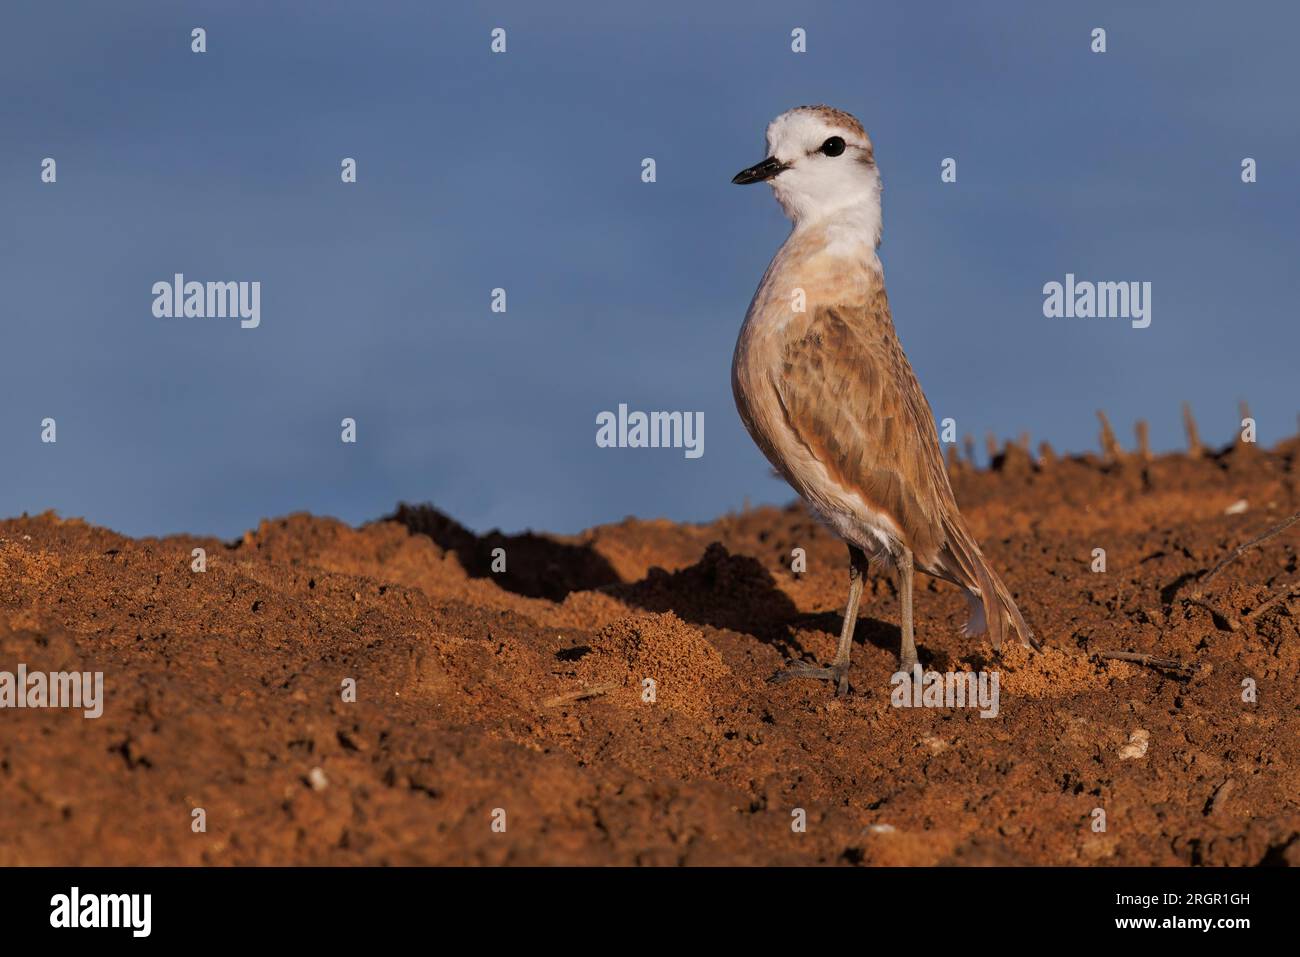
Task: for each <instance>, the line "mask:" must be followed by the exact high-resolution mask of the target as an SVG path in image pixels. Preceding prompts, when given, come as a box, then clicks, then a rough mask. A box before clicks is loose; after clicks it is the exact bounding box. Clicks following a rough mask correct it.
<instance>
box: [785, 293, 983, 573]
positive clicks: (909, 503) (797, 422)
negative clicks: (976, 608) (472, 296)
mask: <svg viewBox="0 0 1300 957" xmlns="http://www.w3.org/2000/svg"><path fill="white" fill-rule="evenodd" d="M773 385H774V387H775V389H776V391H777V394H778V396H779V397H780V400H781V405H782V409H783V411H784V413H785V417H786V421H787V424H788V425H789V427H790V428H791V430H792V431H793V432H794V433H795V435H796V436H797V437H798V439H799V440H800V441H801V442H802V443H803V444H804V445H805V446H807V447H808V449H809V451H810V452H811V453H812V454H813V456H814V457H815V458H816V459H817V460H818V461H819V462H821V463H822V464H823V465H824V466H825V467H826V469H827V470H828V471H829V472H830V474H831V477H832V478H833V479H834V480H835V481H836V482H838V483H840V484H841V485H842V486H843V487H844V489H845V490H846V491H848V492H857V493H858V494H859V495H861V496H862V498H863V499H865V500H866V502H867V503H868V504H869V505H870V506H871V507H873V508H875V509H877V510H878V511H880V512H883V513H884V514H886V515H888V516H889V517H890V518H891V519H893V521H894V523H895V524H896V525H898V527H899V528H900V529H901V530H902V532H903V535H904V544H905V545H907V546H908V547H909V548H911V549H912V551H913V553H914V554H915V555H916V557H917V559H918V560H919V561H922V562H924V561H927V560H932V559H933V558H934V557H935V556H936V555H937V553H938V552H939V551H940V550H941V549H942V548H943V546H944V544H945V543H946V541H947V539H948V534H947V531H946V526H948V524H949V518H950V516H955V515H956V514H957V508H956V502H955V500H954V499H953V495H952V490H951V488H950V486H949V484H948V478H947V473H946V472H945V470H944V465H943V459H942V456H941V455H940V453H939V443H938V435H937V434H936V432H935V426H934V418H933V415H932V413H931V412H930V406H929V403H927V402H926V399H925V395H924V394H923V393H922V392H921V388H920V385H919V384H918V383H917V381H916V377H915V375H914V374H913V373H912V369H911V366H910V365H909V364H908V362H907V359H906V358H905V357H904V355H903V350H902V347H901V345H900V344H899V342H898V338H897V336H896V335H895V334H894V330H893V323H892V320H891V319H890V316H889V305H888V301H887V300H886V299H885V296H884V292H883V290H882V291H880V292H879V294H878V295H877V296H875V297H873V299H872V300H870V301H869V304H868V305H866V306H823V307H820V308H818V309H817V310H816V311H815V312H814V314H813V317H812V320H811V322H810V323H809V324H808V325H807V327H806V329H805V330H803V331H802V334H798V335H797V337H795V338H792V339H791V340H790V341H788V342H787V343H786V345H785V348H784V351H783V356H782V363H781V366H780V368H779V370H777V374H776V375H775V376H774V381H773ZM957 521H960V519H959V518H958V519H957Z"/></svg>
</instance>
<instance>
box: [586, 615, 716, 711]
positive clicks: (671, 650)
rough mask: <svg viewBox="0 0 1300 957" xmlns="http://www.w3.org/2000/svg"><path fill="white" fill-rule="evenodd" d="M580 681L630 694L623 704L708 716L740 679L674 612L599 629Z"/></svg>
mask: <svg viewBox="0 0 1300 957" xmlns="http://www.w3.org/2000/svg"><path fill="white" fill-rule="evenodd" d="M578 674H579V676H580V677H582V678H584V679H586V680H588V681H589V682H591V684H593V685H600V684H602V683H605V682H608V683H609V684H610V685H611V686H612V687H617V688H619V689H623V690H627V691H631V692H632V693H631V694H630V695H621V696H619V697H620V699H621V700H622V701H624V702H631V703H633V704H657V703H662V704H663V705H664V707H667V708H672V709H674V710H676V711H682V712H684V713H686V714H689V715H692V716H694V717H697V718H707V717H708V716H709V714H710V713H711V711H712V708H713V701H714V698H715V696H716V695H717V694H718V692H719V691H720V690H721V687H722V685H723V684H724V683H725V682H728V681H731V682H734V681H735V680H736V678H735V676H734V675H733V674H732V672H731V669H730V668H728V667H727V666H726V664H724V663H723V661H722V655H720V654H719V653H718V650H717V649H716V648H714V647H713V646H712V645H711V644H709V643H708V642H707V641H705V639H704V636H703V635H701V634H700V632H698V631H697V630H695V629H694V628H691V627H690V626H689V625H687V624H686V623H685V622H683V621H682V620H681V619H680V618H678V617H677V616H676V615H674V614H673V613H672V612H668V613H666V614H662V615H655V614H650V615H629V616H628V617H626V618H621V619H619V620H618V621H616V622H614V623H613V624H610V625H606V626H605V627H604V628H602V629H600V631H598V632H597V633H596V635H595V637H593V638H592V642H591V654H590V655H585V656H583V657H582V659H581V664H580V665H579V667H578Z"/></svg>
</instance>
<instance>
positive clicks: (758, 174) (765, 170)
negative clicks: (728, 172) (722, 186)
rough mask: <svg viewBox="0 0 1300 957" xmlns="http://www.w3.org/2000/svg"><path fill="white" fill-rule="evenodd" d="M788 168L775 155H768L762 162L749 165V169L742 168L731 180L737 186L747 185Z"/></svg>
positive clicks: (769, 177) (761, 180)
mask: <svg viewBox="0 0 1300 957" xmlns="http://www.w3.org/2000/svg"><path fill="white" fill-rule="evenodd" d="M787 169H789V167H788V166H786V165H785V163H782V162H781V161H780V160H779V159H777V158H776V157H775V156H769V157H768V158H767V159H765V160H763V162H761V163H758V164H756V165H754V166H751V167H750V168H749V169H742V170H741V171H740V172H739V173H737V174H736V175H735V176H733V177H731V181H732V182H733V183H735V184H736V185H737V186H748V185H749V184H750V183H761V182H763V180H765V179H771V178H772V177H773V176H775V175H776V174H777V173H781V172H784V171H785V170H787Z"/></svg>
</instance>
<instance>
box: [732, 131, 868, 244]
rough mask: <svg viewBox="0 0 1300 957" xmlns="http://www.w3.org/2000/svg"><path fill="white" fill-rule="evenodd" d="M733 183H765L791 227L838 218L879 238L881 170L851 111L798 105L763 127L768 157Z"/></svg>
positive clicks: (738, 175) (866, 137) (740, 174)
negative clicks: (790, 221)
mask: <svg viewBox="0 0 1300 957" xmlns="http://www.w3.org/2000/svg"><path fill="white" fill-rule="evenodd" d="M732 182H733V183H739V184H748V183H762V182H766V183H770V184H771V186H772V191H773V192H774V193H775V194H776V199H777V202H779V203H780V204H781V208H782V209H784V210H785V214H786V215H787V216H788V217H790V219H791V220H792V221H793V222H794V225H795V228H796V229H799V228H800V227H802V226H808V225H812V224H814V223H822V222H824V221H828V220H829V221H832V222H834V221H836V220H842V221H843V222H844V225H852V226H855V227H858V228H861V229H862V230H864V231H865V232H867V233H868V234H869V237H870V242H871V243H872V245H873V247H874V246H876V245H879V243H880V225H881V224H880V172H879V171H878V170H877V169H876V160H875V155H874V153H873V152H872V148H871V139H870V138H869V137H868V136H867V133H866V130H864V129H863V128H862V124H861V123H859V122H858V121H857V120H856V119H855V118H854V117H853V116H852V115H850V114H848V113H845V112H844V111H843V110H837V109H835V108H833V107H829V106H799V107H796V108H795V109H793V110H789V111H787V112H785V113H782V114H781V115H780V116H778V117H777V118H776V119H774V120H773V121H772V122H771V123H770V124H769V125H768V127H767V159H765V160H763V162H761V163H758V164H756V165H754V166H751V167H749V168H748V169H745V170H741V171H740V172H739V173H737V174H736V176H735V177H734V178H733V179H732Z"/></svg>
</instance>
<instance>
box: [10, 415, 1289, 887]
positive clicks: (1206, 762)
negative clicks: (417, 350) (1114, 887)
mask: <svg viewBox="0 0 1300 957" xmlns="http://www.w3.org/2000/svg"><path fill="white" fill-rule="evenodd" d="M1298 455H1300V441H1295V440H1293V441H1291V442H1288V443H1285V444H1284V445H1282V446H1280V447H1279V448H1278V449H1276V450H1273V451H1263V450H1258V449H1256V448H1254V447H1253V446H1240V447H1236V448H1230V449H1228V450H1225V451H1224V452H1222V453H1217V454H1211V455H1207V456H1206V457H1204V458H1199V459H1191V458H1188V457H1186V456H1181V455H1171V456H1163V457H1160V458H1157V459H1156V460H1154V461H1142V460H1141V459H1139V458H1137V457H1128V458H1124V459H1122V460H1120V461H1118V462H1110V463H1106V462H1102V461H1100V460H1099V459H1097V458H1095V457H1084V458H1068V459H1060V460H1052V461H1050V462H1049V463H1047V464H1043V463H1040V462H1035V461H1033V460H1031V458H1030V457H1029V455H1027V454H1026V453H1025V452H1023V451H1021V449H1020V448H1018V447H1015V446H1011V447H1008V449H1007V451H1006V452H1005V453H1004V454H1003V455H1002V456H1001V457H1000V458H999V460H998V461H997V462H996V463H995V466H994V468H993V469H992V470H989V471H976V470H974V469H972V468H970V467H969V466H967V465H964V464H960V463H955V464H954V466H953V476H954V484H955V487H956V491H957V497H958V500H959V501H960V502H961V503H962V506H963V509H964V512H965V515H966V516H967V520H968V521H969V523H970V524H971V526H972V529H973V530H974V532H975V534H976V535H977V537H978V538H979V539H980V541H981V542H982V543H983V544H984V548H985V551H986V553H987V554H988V556H989V558H990V560H991V561H992V562H993V564H994V566H995V567H996V568H998V569H999V570H1000V572H1001V573H1002V575H1003V577H1004V578H1005V579H1006V581H1007V582H1008V584H1009V586H1010V588H1011V590H1012V591H1013V593H1014V594H1015V595H1016V596H1017V599H1018V601H1019V603H1020V607H1021V609H1022V610H1023V611H1024V613H1025V615H1026V617H1027V618H1028V619H1029V620H1030V622H1031V623H1032V624H1033V625H1034V626H1035V628H1036V630H1037V631H1038V633H1039V634H1040V635H1041V636H1042V637H1043V638H1044V640H1045V641H1046V644H1047V647H1046V650H1045V651H1043V652H1041V653H1037V654H1030V653H1027V652H1025V651H1023V650H1021V649H1019V648H1018V647H1017V648H1011V649H1004V652H1003V655H1002V656H1001V660H1000V661H999V660H998V659H997V658H996V656H994V655H993V653H992V649H991V648H990V647H989V645H988V644H987V642H986V640H985V639H982V638H980V639H965V638H961V637H959V636H958V634H957V630H958V627H959V625H960V623H961V622H962V621H963V620H964V614H965V602H964V600H963V599H962V598H961V596H960V595H959V594H958V593H957V592H956V591H955V590H954V589H953V588H951V587H949V586H948V585H943V584H938V583H934V582H931V581H930V580H929V579H927V578H924V577H923V576H922V577H921V578H920V579H919V581H920V582H921V587H920V588H919V590H918V595H917V615H918V621H917V628H918V640H919V642H920V645H921V658H922V661H923V663H925V664H926V665H927V666H929V667H932V668H936V669H938V670H950V669H970V668H986V667H987V668H998V669H1000V674H1001V682H1002V684H1001V692H1002V696H1001V711H1000V714H999V716H998V717H997V718H994V719H982V718H980V717H979V716H978V715H977V714H976V713H974V712H973V711H970V710H964V709H962V710H958V709H924V708H922V709H895V708H892V707H891V706H890V703H889V692H890V686H889V677H890V674H891V673H892V671H893V667H894V661H895V655H896V653H897V646H898V638H899V632H898V626H897V622H898V619H899V603H898V600H897V595H896V592H895V589H894V585H893V582H892V580H891V579H890V578H888V577H884V576H880V575H875V574H873V575H872V577H871V579H870V580H869V583H868V585H867V588H866V590H865V593H864V601H863V607H862V611H861V618H860V621H859V624H858V629H857V641H856V645H855V649H854V660H853V668H852V673H851V679H852V682H853V692H852V694H851V695H850V696H849V697H848V698H845V699H838V700H837V699H836V698H835V697H834V696H833V694H832V689H831V688H830V687H829V686H827V685H825V684H823V683H817V682H809V681H799V682H792V683H789V684H784V685H772V684H768V683H766V682H765V680H764V679H766V678H767V677H768V676H769V675H770V674H772V673H773V672H774V671H776V670H777V669H778V668H780V667H781V665H782V664H783V661H784V659H786V658H787V657H791V656H795V657H798V656H807V657H811V658H815V659H817V660H818V661H820V662H826V661H828V660H829V659H830V657H831V656H832V655H833V652H834V646H835V639H836V635H837V633H838V630H839V627H840V621H841V617H840V616H841V610H842V603H843V601H844V597H845V592H846V585H847V578H846V552H845V549H844V546H843V545H842V544H841V543H840V542H839V541H838V540H837V539H835V538H834V537H833V536H832V535H831V534H830V533H829V532H828V531H826V530H825V529H824V528H823V527H822V526H820V525H819V524H818V523H817V522H815V521H814V520H812V519H811V518H810V517H809V515H808V514H807V513H806V512H805V511H804V510H803V509H802V508H801V507H795V506H792V507H790V508H786V509H777V508H759V509H753V510H746V511H744V512H742V513H740V514H734V515H728V516H726V517H724V518H720V519H718V520H717V521H715V522H713V523H711V524H709V525H680V524H674V523H672V522H667V521H640V520H636V519H628V520H626V521H624V522H622V523H619V524H617V525H609V526H602V527H599V528H594V529H591V530H589V531H587V532H585V533H583V534H581V535H577V536H567V537H566V536H550V535H533V534H527V535H522V536H505V535H500V534H492V535H488V536H485V537H477V536H475V535H473V534H472V533H470V532H468V531H466V530H465V529H463V528H461V527H460V526H459V525H457V524H456V523H455V522H454V521H453V520H451V519H449V518H447V517H446V516H444V515H442V514H440V513H438V512H436V511H434V510H433V509H430V508H401V509H399V510H398V512H397V514H396V515H395V516H393V517H392V518H390V519H388V520H384V521H378V522H374V523H372V524H369V525H366V526H364V527H362V528H359V529H354V528H351V527H349V526H347V525H344V524H342V523H340V522H338V521H335V520H333V519H329V518H317V517H313V516H310V515H303V514H300V515H291V516H288V517H286V518H280V519H274V520H269V521H264V522H262V523H261V525H259V526H258V528H257V529H256V530H254V531H250V532H248V533H247V534H246V535H244V537H243V538H242V539H241V540H239V541H236V542H230V543H227V542H222V541H220V540H218V539H214V538H198V537H193V536H174V537H170V538H164V539H131V538H125V537H123V536H121V535H118V534H115V533H113V532H111V531H108V530H106V529H102V528H97V527H95V526H92V525H88V524H86V523H85V522H83V521H80V520H77V519H70V520H65V519H60V518H59V517H57V516H55V515H53V514H45V515H41V516H37V517H34V518H28V517H23V518H16V519H10V520H7V521H4V522H0V670H8V671H15V670H16V667H17V664H18V663H19V662H24V663H26V664H27V666H28V669H29V670H91V671H103V672H104V673H105V685H106V706H105V711H104V714H103V716H102V717H101V718H98V719H95V720H87V719H85V718H83V717H82V716H81V714H80V712H75V713H73V712H70V711H66V710H63V711H60V710H49V709H46V710H4V711H0V722H3V734H2V735H0V821H3V822H4V823H3V825H0V864H375V863H383V864H424V863H428V864H467V863H475V864H477V863H481V864H813V863H818V864H833V863H848V864H1122V865H1138V864H1234V865H1248V864H1261V863H1263V864H1297V863H1300V762H1298V761H1297V755H1298V751H1300V745H1298V743H1297V742H1300V734H1298V732H1300V714H1298V711H1297V699H1296V691H1297V684H1298V680H1300V617H1297V616H1298V615H1300V594H1297V595H1295V596H1292V597H1290V598H1287V599H1284V600H1281V601H1277V602H1275V603H1274V604H1272V605H1271V606H1270V607H1269V608H1268V609H1267V610H1265V611H1264V612H1262V613H1261V614H1259V615H1257V616H1255V617H1254V618H1251V619H1249V620H1244V621H1243V620H1242V619H1243V618H1244V616H1245V615H1246V613H1247V612H1248V611H1249V610H1250V609H1252V608H1254V607H1256V606H1258V605H1260V604H1261V603H1262V602H1264V601H1265V600H1266V599H1268V598H1269V597H1270V596H1272V595H1274V594H1275V593H1276V592H1277V591H1278V590H1279V589H1281V588H1283V587H1284V586H1286V585H1288V584H1289V583H1291V582H1295V581H1296V580H1297V577H1298V576H1297V543H1298V542H1300V526H1295V527H1293V528H1291V529H1289V530H1288V531H1286V532H1284V533H1283V534H1281V535H1279V536H1277V537H1276V538H1274V539H1273V540H1271V541H1269V542H1268V543H1266V544H1264V545H1262V546H1260V547H1259V548H1256V549H1252V550H1251V551H1249V552H1248V553H1246V554H1245V555H1243V556H1242V557H1241V558H1240V559H1239V560H1237V561H1235V562H1233V563H1232V564H1231V565H1229V566H1228V567H1227V568H1226V569H1225V570H1224V572H1223V573H1222V574H1221V575H1219V576H1218V577H1217V578H1216V579H1215V580H1214V582H1213V583H1212V585H1210V586H1209V587H1207V588H1206V595H1205V597H1206V599H1207V601H1208V603H1209V604H1210V605H1212V606H1213V607H1214V608H1215V609H1217V611H1210V610H1208V609H1207V608H1206V607H1203V606H1201V605H1199V604H1196V603H1193V602H1191V601H1189V600H1188V599H1189V597H1190V593H1191V592H1193V591H1194V590H1195V589H1196V578H1197V576H1199V575H1202V574H1204V573H1205V572H1206V571H1207V570H1208V569H1210V568H1211V567H1213V566H1214V565H1215V564H1216V563H1217V562H1218V561H1219V560H1220V559H1222V558H1224V557H1225V556H1227V555H1228V554H1229V552H1230V551H1231V550H1232V549H1233V548H1234V547H1235V546H1236V545H1238V544H1241V543H1243V542H1245V541H1248V540H1249V539H1250V538H1251V537H1253V536H1254V535H1255V534H1256V533H1258V532H1260V531H1263V530H1264V529H1267V528H1269V527H1270V526H1272V525H1275V524H1276V523H1278V522H1279V521H1281V520H1282V519H1284V518H1285V517H1287V516H1288V515H1290V514H1292V513H1294V512H1295V511H1296V510H1297V509H1300V489H1298V488H1297V463H1296V460H1297V456H1298ZM1243 499H1244V500H1245V501H1246V503H1247V507H1246V510H1245V511H1244V512H1238V513H1235V514H1225V509H1227V508H1228V506H1230V505H1232V504H1233V503H1235V502H1238V501H1239V500H1243ZM195 547H202V548H205V549H206V550H207V555H208V567H207V571H206V572H202V573H196V572H194V571H192V570H191V566H190V563H191V549H193V548H195ZM796 547H802V548H804V549H806V552H807V562H808V564H807V571H806V572H804V573H802V574H794V573H792V571H791V567H790V563H791V551H792V549H794V548H796ZM495 548H504V549H505V551H506V556H507V571H506V572H505V573H504V574H495V573H493V572H492V570H491V560H492V551H493V549H495ZM1095 548H1104V549H1105V550H1106V556H1107V570H1106V571H1105V572H1104V573H1096V572H1094V571H1092V570H1091V563H1092V560H1093V549H1095ZM1229 619H1232V620H1233V623H1234V624H1236V625H1237V626H1238V627H1237V628H1236V629H1235V630H1234V629H1233V628H1232V627H1231V626H1230V624H1229ZM1104 650H1125V651H1134V652H1144V653H1150V654H1153V655H1158V656H1161V657H1164V658H1172V659H1177V660H1178V661H1179V662H1181V663H1184V664H1185V665H1186V666H1187V667H1188V669H1189V670H1188V672H1187V673H1186V674H1179V673H1177V672H1171V671H1168V670H1164V669H1161V668H1157V667H1151V666H1149V665H1147V664H1134V663H1129V662H1124V661H1116V660H1100V659H1097V658H1094V657H1090V655H1092V654H1094V653H1096V652H1099V651H1104ZM646 677H649V678H653V679H654V680H655V682H656V691H657V694H656V700H655V701H654V702H653V703H649V702H646V701H643V700H642V696H641V682H642V679H644V678H646ZM347 678H353V679H355V681H356V688H357V700H356V701H355V702H345V701H344V700H343V699H342V696H341V693H340V689H341V683H342V682H343V681H344V679H347ZM1245 679H1252V680H1253V681H1254V682H1255V683H1256V685H1257V687H1258V699H1257V701H1255V702H1253V703H1251V702H1246V701H1243V700H1242V692H1243V680H1245ZM583 693H585V694H586V695H587V697H580V695H582V694H583ZM1142 733H1145V736H1146V740H1147V746H1146V750H1145V752H1144V753H1141V754H1140V755H1139V754H1137V752H1141V747H1140V746H1134V747H1129V745H1130V744H1131V743H1134V742H1137V741H1138V740H1139V739H1141V738H1142V737H1143V734H1142ZM1126 749H1127V750H1126ZM1126 754H1127V755H1129V756H1126ZM195 808H203V809H204V811H205V812H206V821H207V827H206V831H202V832H198V833H196V832H195V831H194V830H193V828H192V826H191V824H192V820H193V818H192V811H193V809H195ZM498 808H500V809H504V811H505V815H506V817H505V820H506V830H505V832H504V833H500V832H494V831H493V829H492V821H493V812H494V809H498ZM796 808H802V809H804V811H805V812H806V820H807V828H806V831H804V832H797V831H795V830H793V829H792V821H793V820H794V818H793V817H792V813H793V811H794V809H796ZM1097 808H1101V809H1102V810H1103V811H1104V813H1105V817H1106V828H1105V830H1104V831H1102V832H1099V831H1095V830H1094V829H1093V821H1094V809H1097Z"/></svg>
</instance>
